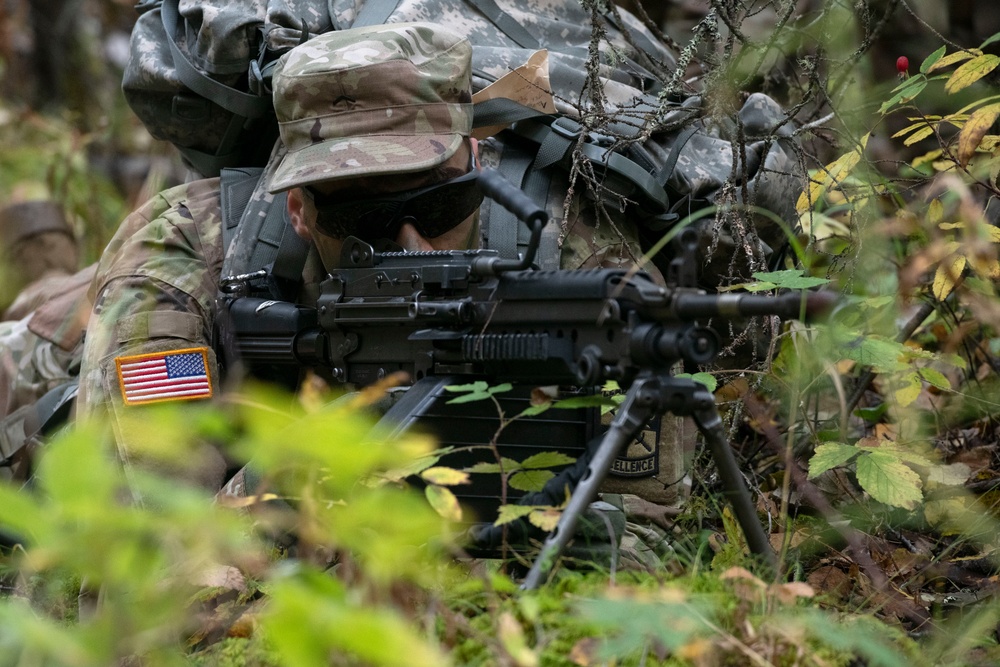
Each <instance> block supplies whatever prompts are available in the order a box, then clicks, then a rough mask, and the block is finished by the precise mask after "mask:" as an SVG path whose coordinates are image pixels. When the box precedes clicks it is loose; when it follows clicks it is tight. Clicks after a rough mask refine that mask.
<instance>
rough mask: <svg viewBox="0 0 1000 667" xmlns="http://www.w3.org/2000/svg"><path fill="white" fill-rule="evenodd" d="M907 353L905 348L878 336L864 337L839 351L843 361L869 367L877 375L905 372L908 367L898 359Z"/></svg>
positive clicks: (900, 344)
mask: <svg viewBox="0 0 1000 667" xmlns="http://www.w3.org/2000/svg"><path fill="white" fill-rule="evenodd" d="M907 352H908V349H907V348H906V346H904V345H903V344H902V343H897V342H896V341H894V340H887V339H885V338H881V337H878V336H864V337H862V338H857V339H855V340H853V341H850V342H849V343H848V344H847V345H844V346H843V347H842V348H841V349H840V353H841V354H842V355H843V356H844V358H845V359H852V360H854V361H856V362H858V363H859V364H863V365H865V366H871V367H872V369H873V370H875V371H876V372H879V373H885V372H892V371H898V370H905V369H906V368H908V365H907V364H906V363H904V362H902V361H900V358H901V357H903V356H905V355H906V354H907Z"/></svg>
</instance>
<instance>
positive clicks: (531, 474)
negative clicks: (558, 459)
mask: <svg viewBox="0 0 1000 667" xmlns="http://www.w3.org/2000/svg"><path fill="white" fill-rule="evenodd" d="M553 477H555V475H554V474H553V473H552V471H551V470H522V471H520V472H516V473H514V474H513V475H511V476H510V479H509V480H508V481H507V484H508V485H510V488H512V489H517V490H518V491H541V490H542V487H544V486H545V482H547V481H549V480H550V479H552V478H553Z"/></svg>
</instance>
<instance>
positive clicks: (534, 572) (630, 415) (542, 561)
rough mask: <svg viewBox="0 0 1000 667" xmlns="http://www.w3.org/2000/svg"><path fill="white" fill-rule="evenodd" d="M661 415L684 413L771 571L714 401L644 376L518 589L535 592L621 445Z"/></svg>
mask: <svg viewBox="0 0 1000 667" xmlns="http://www.w3.org/2000/svg"><path fill="white" fill-rule="evenodd" d="M667 412H671V413H673V414H675V415H680V416H688V415H690V416H691V417H692V418H693V419H694V422H695V424H696V425H697V427H698V430H699V431H700V432H701V433H702V435H703V436H704V437H705V442H706V443H707V444H708V448H709V451H710V452H711V454H712V458H713V459H714V460H715V465H716V468H717V469H718V471H719V477H720V478H721V479H722V483H723V485H724V486H725V493H726V496H727V497H728V499H729V502H730V504H731V505H732V508H733V512H734V513H735V514H736V519H737V521H738V522H739V524H740V528H742V529H743V534H744V536H745V537H746V540H747V545H748V546H749V548H750V551H751V552H753V553H755V554H757V555H759V556H761V557H763V558H764V559H765V560H766V561H767V562H768V564H769V565H771V566H772V567H773V566H775V565H776V563H777V558H776V557H775V554H774V551H773V550H772V549H771V543H770V542H769V541H768V539H767V533H765V532H764V528H763V526H762V525H761V523H760V521H759V519H758V518H757V512H756V510H755V508H754V505H753V500H752V499H751V497H750V490H749V489H748V488H747V486H746V483H745V482H744V481H743V476H742V475H741V474H740V470H739V466H738V464H737V462H736V457H735V456H734V455H733V451H732V448H731V447H730V446H729V441H728V439H727V438H726V434H725V430H724V428H723V425H722V418H721V417H720V416H719V411H718V410H717V409H716V407H715V397H714V396H713V395H712V393H711V392H709V391H708V390H707V389H706V388H705V387H704V386H703V385H701V384H699V383H697V382H695V381H693V380H690V379H687V378H677V377H674V376H672V375H669V374H650V375H646V376H640V377H639V378H637V379H636V380H635V382H633V383H632V386H631V387H629V390H628V392H627V393H626V394H625V400H624V401H623V402H622V404H621V405H620V406H619V407H618V411H617V413H616V415H615V418H614V420H613V421H612V422H611V425H610V427H609V428H608V431H607V433H606V434H605V436H604V438H603V439H602V440H601V442H600V444H599V445H598V446H597V449H596V450H595V452H594V456H593V458H592V459H591V461H590V465H588V466H587V470H586V471H585V472H584V474H583V476H582V477H581V479H580V481H579V482H578V483H577V485H576V488H574V489H573V493H572V495H571V496H570V499H569V503H568V504H567V506H566V509H565V510H563V513H562V516H561V517H560V518H559V522H558V523H557V524H556V527H555V529H554V530H553V531H552V532H551V533H549V536H548V538H546V540H545V543H544V544H543V545H542V549H541V551H540V552H539V554H538V557H537V558H536V559H535V562H534V563H532V565H531V569H530V570H529V571H528V574H527V576H526V577H525V578H524V582H522V584H521V588H522V589H523V590H534V589H536V588H538V587H539V586H540V585H541V583H542V582H543V580H544V579H545V578H546V577H547V576H548V573H549V572H550V571H551V569H552V567H553V566H554V565H555V563H556V561H557V560H558V559H559V557H560V556H561V555H562V553H563V551H564V550H565V549H566V546H567V545H568V544H569V541H570V540H571V539H572V537H573V534H574V532H575V530H576V525H577V523H578V521H579V519H580V517H581V516H582V515H583V512H584V510H586V509H587V506H588V505H590V503H592V502H593V501H594V500H595V499H596V498H597V492H598V489H599V488H600V486H601V484H602V483H603V482H604V479H605V477H607V475H608V472H609V471H610V470H611V466H612V464H613V463H614V461H615V459H617V458H618V455H619V452H621V450H622V448H623V447H625V445H626V443H628V442H631V441H632V439H633V438H635V436H636V435H637V434H638V433H639V431H640V430H641V429H642V428H643V426H644V425H645V424H646V423H648V422H649V420H650V419H652V418H653V417H657V416H660V415H663V414H664V413H667Z"/></svg>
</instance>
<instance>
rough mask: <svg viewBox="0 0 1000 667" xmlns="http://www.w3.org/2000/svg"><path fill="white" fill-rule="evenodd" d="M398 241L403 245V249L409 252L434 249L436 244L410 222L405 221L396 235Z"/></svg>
mask: <svg viewBox="0 0 1000 667" xmlns="http://www.w3.org/2000/svg"><path fill="white" fill-rule="evenodd" d="M396 243H398V244H399V245H400V246H402V247H403V250H406V251H407V252H416V251H423V250H434V246H432V245H431V244H430V243H429V242H428V241H427V239H425V238H424V237H423V236H422V235H421V234H420V232H419V231H417V228H416V227H414V226H413V225H412V224H410V223H409V222H404V223H403V225H402V226H401V227H400V228H399V234H397V235H396Z"/></svg>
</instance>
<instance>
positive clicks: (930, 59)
mask: <svg viewBox="0 0 1000 667" xmlns="http://www.w3.org/2000/svg"><path fill="white" fill-rule="evenodd" d="M944 52H945V47H944V46H942V47H941V48H939V49H938V50H937V51H935V52H934V53H932V54H930V55H929V56H927V57H926V58H924V62H922V63H920V71H921V72H922V73H924V74H926V73H927V70H929V69H930V67H931V65H933V64H934V63H936V62H937V61H938V60H940V59H941V56H943V55H944Z"/></svg>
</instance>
